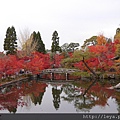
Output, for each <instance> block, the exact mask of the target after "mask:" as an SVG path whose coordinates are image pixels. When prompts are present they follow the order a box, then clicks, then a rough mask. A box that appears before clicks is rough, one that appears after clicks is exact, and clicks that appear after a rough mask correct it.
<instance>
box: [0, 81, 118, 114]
mask: <svg viewBox="0 0 120 120" xmlns="http://www.w3.org/2000/svg"><path fill="white" fill-rule="evenodd" d="M47 84H49V85H50V86H51V87H52V88H51V87H50V88H49V89H47V90H49V91H50V92H51V94H52V97H51V98H50V100H52V102H53V106H54V108H55V109H56V110H58V109H59V108H60V104H61V103H62V102H64V101H67V102H68V103H71V104H72V106H74V108H75V109H76V111H77V112H89V111H90V110H91V109H92V108H93V107H95V106H100V107H105V106H107V105H109V103H108V99H109V98H111V99H114V100H115V101H116V104H117V107H118V112H120V95H119V93H120V91H118V90H113V89H107V88H108V87H110V86H111V83H110V82H109V81H108V82H101V81H99V82H98V81H97V82H95V83H94V84H93V81H85V80H80V81H78V82H73V83H72V82H69V83H66V82H65V83H59V84H58V83H57V82H56V83H53V82H52V83H51V82H49V83H45V82H40V81H35V80H32V81H29V82H28V81H26V82H19V83H17V84H13V85H10V86H8V87H5V88H1V90H0V110H8V111H9V112H13V113H15V112H17V107H18V106H21V107H23V106H26V108H27V109H30V107H31V103H33V104H34V106H36V105H41V103H42V100H43V96H44V93H45V92H46V87H47ZM112 84H113V83H112ZM115 84H116V83H115ZM48 93H49V92H48ZM47 95H48V94H47ZM48 97H49V95H48V96H47V98H48ZM44 100H45V101H47V100H48V99H47V100H46V99H44ZM65 104H67V103H65ZM71 104H70V105H71ZM43 107H44V106H43ZM48 107H49V106H48ZM59 110H60V109H59ZM59 110H58V111H59ZM66 112H67V111H66Z"/></svg>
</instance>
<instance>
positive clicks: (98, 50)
mask: <svg viewBox="0 0 120 120" xmlns="http://www.w3.org/2000/svg"><path fill="white" fill-rule="evenodd" d="M89 51H90V52H93V53H95V54H101V53H105V52H107V51H108V48H107V47H106V46H101V45H96V46H89Z"/></svg>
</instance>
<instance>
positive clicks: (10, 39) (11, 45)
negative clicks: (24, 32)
mask: <svg viewBox="0 0 120 120" xmlns="http://www.w3.org/2000/svg"><path fill="white" fill-rule="evenodd" d="M4 50H5V51H6V54H7V55H8V54H12V55H13V54H16V51H17V36H16V31H15V28H14V27H13V26H12V27H8V29H7V31H6V38H5V39H4Z"/></svg>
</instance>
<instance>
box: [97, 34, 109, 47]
mask: <svg viewBox="0 0 120 120" xmlns="http://www.w3.org/2000/svg"><path fill="white" fill-rule="evenodd" d="M106 43H107V40H106V38H105V37H104V36H103V35H102V34H101V35H99V36H97V44H98V45H105V44H106Z"/></svg>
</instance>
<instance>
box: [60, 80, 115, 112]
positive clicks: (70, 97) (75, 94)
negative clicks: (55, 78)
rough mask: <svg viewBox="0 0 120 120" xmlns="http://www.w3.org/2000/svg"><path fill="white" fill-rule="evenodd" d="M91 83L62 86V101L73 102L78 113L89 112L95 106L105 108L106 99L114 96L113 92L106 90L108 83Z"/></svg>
mask: <svg viewBox="0 0 120 120" xmlns="http://www.w3.org/2000/svg"><path fill="white" fill-rule="evenodd" d="M93 82H94V81H93ZM93 82H92V81H91V82H88V81H80V82H75V83H73V84H69V85H64V86H63V91H64V93H65V95H64V96H62V98H63V100H65V101H68V102H73V104H74V106H75V108H76V111H79V112H80V111H82V112H89V111H90V110H91V109H92V108H93V107H94V106H96V105H98V106H102V107H105V105H108V103H107V101H108V99H109V98H110V97H113V96H114V94H115V91H114V90H110V89H107V88H108V86H110V84H108V83H107V84H102V83H100V82H94V84H93ZM88 88H89V89H88Z"/></svg>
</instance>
